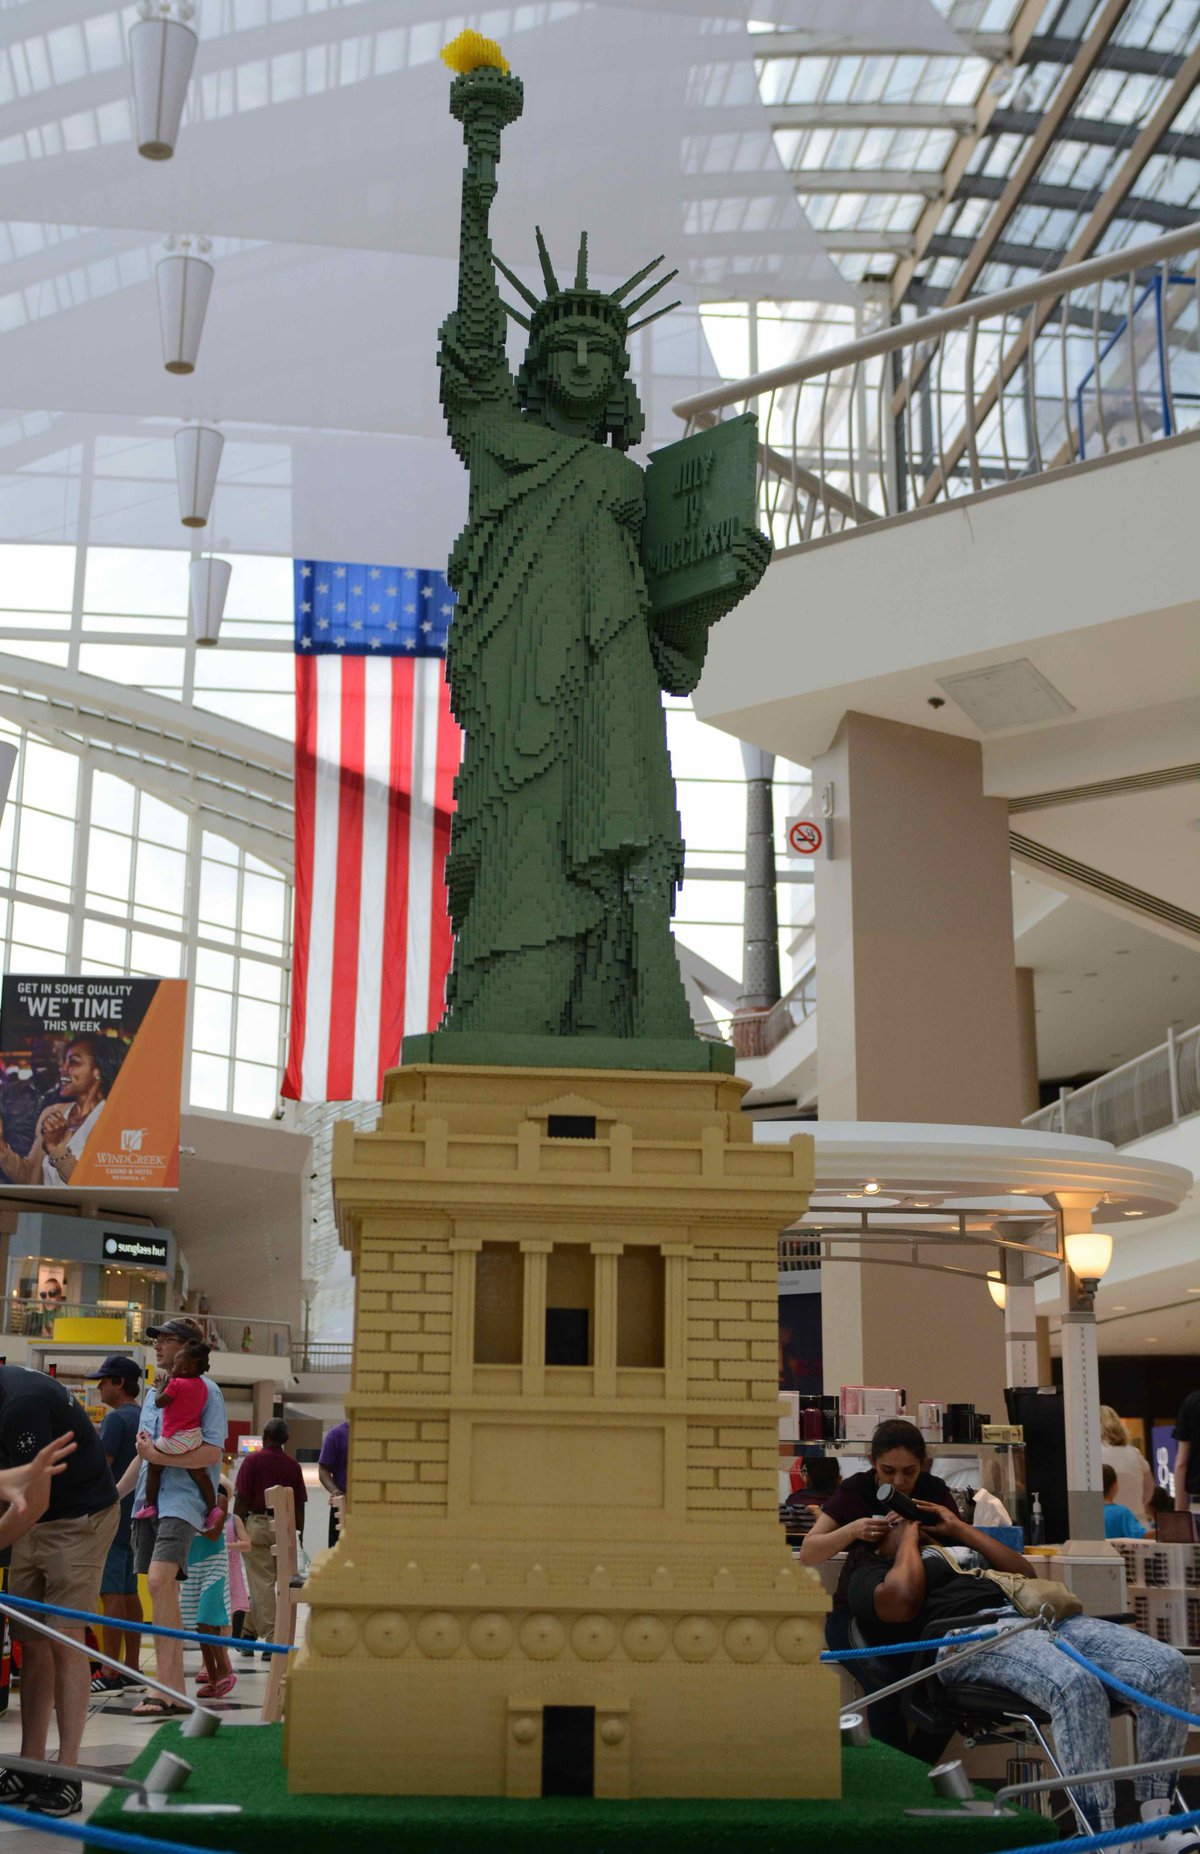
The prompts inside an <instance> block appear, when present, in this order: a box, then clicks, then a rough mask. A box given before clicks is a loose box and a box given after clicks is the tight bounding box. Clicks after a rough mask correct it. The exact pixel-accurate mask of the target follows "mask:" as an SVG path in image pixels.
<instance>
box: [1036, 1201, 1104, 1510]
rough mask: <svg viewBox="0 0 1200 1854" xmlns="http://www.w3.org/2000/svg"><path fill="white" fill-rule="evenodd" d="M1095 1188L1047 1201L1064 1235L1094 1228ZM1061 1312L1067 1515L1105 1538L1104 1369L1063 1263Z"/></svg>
mask: <svg viewBox="0 0 1200 1854" xmlns="http://www.w3.org/2000/svg"><path fill="white" fill-rule="evenodd" d="M1099 1201H1100V1198H1099V1195H1098V1194H1097V1193H1095V1192H1092V1193H1085V1192H1081V1191H1060V1192H1058V1193H1057V1194H1056V1195H1055V1196H1053V1197H1051V1198H1048V1199H1047V1202H1049V1203H1054V1204H1057V1206H1058V1210H1059V1212H1060V1214H1061V1216H1062V1226H1063V1236H1064V1238H1066V1237H1067V1236H1070V1235H1074V1234H1075V1232H1076V1231H1082V1230H1090V1229H1091V1227H1092V1211H1093V1209H1094V1208H1095V1206H1096V1205H1097V1204H1098V1203H1099ZM1063 1277H1064V1279H1063V1288H1064V1306H1065V1307H1066V1312H1065V1313H1064V1314H1063V1316H1062V1365H1063V1417H1064V1420H1065V1422H1066V1431H1067V1516H1068V1521H1069V1524H1070V1528H1071V1537H1072V1538H1073V1539H1102V1538H1103V1537H1104V1480H1103V1467H1104V1463H1103V1458H1102V1456H1101V1453H1100V1368H1099V1362H1098V1358H1097V1350H1096V1314H1095V1309H1094V1307H1093V1304H1092V1298H1091V1295H1090V1293H1088V1292H1086V1291H1085V1290H1084V1289H1083V1288H1082V1287H1081V1285H1080V1283H1079V1282H1078V1281H1077V1280H1076V1278H1075V1276H1074V1275H1073V1274H1072V1272H1071V1270H1070V1268H1069V1267H1068V1266H1067V1265H1066V1263H1065V1262H1064V1264H1063Z"/></svg>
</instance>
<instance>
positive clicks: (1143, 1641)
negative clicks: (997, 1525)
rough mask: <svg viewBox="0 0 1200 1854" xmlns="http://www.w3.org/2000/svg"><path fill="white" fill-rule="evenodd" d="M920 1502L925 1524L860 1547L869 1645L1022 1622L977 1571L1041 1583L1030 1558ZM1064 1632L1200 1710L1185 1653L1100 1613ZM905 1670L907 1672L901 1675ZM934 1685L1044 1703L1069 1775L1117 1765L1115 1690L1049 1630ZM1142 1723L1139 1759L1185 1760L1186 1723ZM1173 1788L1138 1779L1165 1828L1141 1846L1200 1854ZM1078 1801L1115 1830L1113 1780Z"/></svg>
mask: <svg viewBox="0 0 1200 1854" xmlns="http://www.w3.org/2000/svg"><path fill="white" fill-rule="evenodd" d="M915 1504H916V1505H917V1506H918V1507H920V1508H921V1509H922V1512H923V1514H924V1516H925V1517H924V1519H923V1520H922V1521H921V1522H920V1523H918V1522H917V1521H916V1520H912V1519H904V1518H902V1517H901V1516H900V1515H899V1514H891V1515H889V1517H888V1521H887V1530H886V1531H885V1533H884V1535H883V1537H882V1538H881V1539H880V1541H879V1543H878V1544H877V1545H866V1544H864V1545H858V1546H856V1547H855V1548H854V1554H855V1562H854V1565H853V1568H852V1569H851V1573H850V1579H849V1589H848V1597H849V1602H850V1609H851V1613H852V1614H853V1615H854V1616H855V1618H856V1619H857V1621H858V1623H859V1625H860V1627H861V1629H862V1632H863V1635H864V1636H865V1638H866V1639H867V1641H868V1642H870V1643H875V1642H880V1643H885V1642H889V1641H891V1642H902V1641H916V1640H917V1639H919V1638H920V1637H921V1636H922V1635H923V1634H924V1632H925V1630H926V1629H927V1628H928V1627H929V1626H930V1625H931V1624H933V1625H938V1626H939V1629H941V1628H944V1631H945V1632H946V1633H947V1634H949V1633H950V1632H951V1631H952V1630H970V1629H971V1628H972V1626H973V1618H975V1617H977V1616H978V1615H979V1613H980V1611H982V1610H996V1609H1003V1610H1004V1611H1005V1612H1006V1615H1007V1617H1008V1618H1010V1619H1011V1620H1012V1621H1016V1620H1018V1619H1019V1612H1018V1610H1017V1609H1016V1608H1015V1607H1014V1606H1013V1604H1012V1603H1011V1602H1009V1601H1008V1599H1007V1597H1006V1595H1005V1592H1004V1590H1003V1589H1002V1588H1001V1587H1000V1586H999V1585H997V1584H996V1583H994V1582H993V1581H992V1580H991V1579H990V1578H987V1577H981V1576H979V1575H973V1574H972V1573H977V1572H979V1571H981V1570H986V1569H987V1568H989V1567H990V1568H991V1569H993V1570H996V1571H1008V1572H1017V1573H1019V1574H1021V1575H1024V1576H1032V1575H1033V1574H1034V1573H1033V1567H1032V1566H1031V1565H1030V1564H1029V1562H1028V1561H1027V1560H1026V1559H1025V1558H1023V1557H1021V1556H1020V1554H1019V1553H1018V1552H1015V1551H1011V1550H1010V1549H1009V1547H1008V1546H1007V1545H1002V1544H1001V1543H1000V1542H999V1541H998V1540H997V1539H993V1538H990V1537H989V1536H988V1534H987V1533H985V1532H979V1531H977V1530H976V1529H975V1527H974V1526H968V1525H967V1524H966V1522H965V1521H964V1520H961V1519H959V1518H957V1517H956V1516H955V1515H953V1514H950V1513H948V1512H947V1511H946V1509H945V1508H944V1507H939V1506H933V1505H932V1504H931V1503H930V1502H929V1501H927V1500H918V1501H916V1502H915ZM1005 1620H1006V1617H1005V1616H1001V1617H1000V1618H999V1622H998V1626H999V1627H1000V1628H1001V1629H1004V1627H1005ZM1056 1633H1057V1634H1059V1635H1060V1636H1061V1637H1062V1639H1063V1640H1064V1641H1068V1642H1070V1644H1071V1646H1072V1647H1073V1648H1075V1649H1076V1650H1077V1651H1078V1652H1079V1653H1080V1654H1084V1655H1086V1656H1087V1657H1088V1659H1089V1660H1090V1661H1094V1662H1095V1663H1096V1665H1097V1666H1098V1667H1102V1668H1103V1669H1104V1671H1105V1672H1106V1673H1109V1674H1114V1675H1116V1676H1117V1677H1118V1678H1119V1679H1121V1680H1124V1681H1125V1682H1126V1683H1127V1684H1128V1685H1129V1686H1131V1687H1136V1688H1137V1690H1138V1691H1139V1692H1140V1693H1145V1694H1147V1695H1148V1696H1150V1697H1152V1698H1154V1699H1158V1700H1165V1701H1166V1702H1167V1703H1168V1704H1169V1705H1172V1706H1178V1707H1180V1708H1181V1709H1183V1710H1190V1705H1191V1690H1190V1680H1189V1675H1188V1666H1187V1662H1186V1661H1185V1660H1184V1658H1183V1656H1182V1655H1181V1654H1178V1653H1177V1652H1176V1650H1175V1649H1174V1648H1168V1647H1166V1646H1165V1645H1164V1644H1163V1643H1162V1642H1157V1641H1153V1640H1151V1639H1150V1637H1149V1636H1146V1635H1139V1634H1137V1633H1136V1632H1135V1631H1134V1630H1133V1629H1126V1628H1120V1627H1118V1626H1117V1625H1116V1624H1114V1623H1111V1622H1098V1621H1096V1619H1095V1618H1094V1617H1091V1616H1071V1617H1069V1618H1068V1619H1067V1620H1066V1621H1065V1622H1061V1623H1059V1624H1058V1626H1057V1630H1056ZM905 1665H906V1664H903V1665H901V1664H898V1667H897V1678H898V1677H899V1675H900V1673H901V1672H903V1671H905ZM933 1678H935V1679H938V1680H941V1681H942V1682H943V1683H944V1684H945V1685H946V1686H948V1687H954V1686H957V1685H959V1684H960V1683H961V1684H962V1685H964V1686H968V1685H973V1684H978V1685H984V1686H989V1687H1003V1688H1005V1689H1006V1690H1007V1691H1008V1692H1010V1693H1016V1694H1019V1695H1020V1697H1021V1698H1022V1699H1025V1700H1028V1701H1030V1702H1031V1703H1032V1704H1034V1705H1036V1706H1041V1707H1044V1709H1045V1710H1046V1711H1047V1712H1048V1713H1049V1714H1050V1719H1051V1729H1052V1731H1053V1734H1054V1741H1055V1744H1056V1746H1057V1750H1058V1757H1059V1762H1060V1764H1061V1766H1062V1768H1063V1770H1064V1771H1066V1772H1067V1774H1068V1775H1070V1773H1071V1772H1073V1771H1084V1770H1103V1769H1105V1768H1106V1767H1108V1766H1110V1765H1111V1763H1112V1758H1111V1756H1110V1754H1109V1706H1108V1689H1107V1688H1105V1687H1104V1686H1103V1685H1102V1684H1101V1682H1100V1681H1099V1680H1098V1679H1097V1678H1096V1676H1095V1675H1094V1674H1090V1673H1088V1672H1087V1670H1086V1669H1085V1668H1082V1667H1080V1666H1079V1665H1078V1663H1077V1662H1075V1661H1072V1660H1071V1659H1070V1657H1069V1656H1068V1655H1065V1654H1064V1653H1063V1652H1062V1650H1061V1649H1059V1648H1056V1647H1055V1646H1054V1642H1053V1639H1052V1637H1051V1635H1050V1634H1049V1633H1048V1632H1047V1631H1045V1630H1042V1629H1029V1630H1026V1631H1024V1632H1023V1633H1022V1634H1020V1635H1017V1636H1016V1637H1014V1638H1013V1639H1012V1640H1011V1641H1009V1642H1006V1643H1004V1642H998V1643H997V1646H996V1647H995V1648H984V1649H981V1650H980V1651H979V1652H978V1653H976V1654H973V1655H971V1656H970V1657H969V1658H968V1659H967V1660H965V1661H963V1662H962V1663H961V1664H960V1665H959V1666H950V1667H947V1668H945V1669H944V1670H942V1671H940V1672H939V1673H938V1674H937V1675H935V1676H933ZM1135 1719H1136V1725H1137V1756H1138V1758H1139V1760H1145V1761H1146V1762H1151V1761H1153V1760H1155V1759H1159V1758H1171V1757H1177V1756H1181V1755H1182V1754H1183V1749H1184V1744H1185V1741H1186V1739H1187V1726H1186V1725H1185V1724H1184V1723H1183V1721H1182V1720H1177V1719H1170V1718H1167V1717H1165V1715H1164V1714H1162V1713H1158V1712H1151V1711H1150V1710H1149V1709H1148V1708H1145V1707H1141V1706H1139V1707H1137V1708H1136V1710H1135ZM1174 1786H1175V1778H1174V1776H1173V1775H1172V1774H1170V1773H1160V1774H1158V1775H1156V1776H1149V1777H1139V1778H1137V1779H1136V1780H1135V1786H1134V1787H1135V1791H1136V1795H1137V1800H1138V1803H1139V1805H1140V1811H1141V1816H1142V1819H1143V1820H1145V1821H1149V1820H1151V1819H1152V1818H1157V1817H1158V1816H1162V1817H1163V1832H1162V1833H1161V1834H1158V1835H1155V1836H1153V1837H1151V1838H1150V1839H1148V1840H1144V1841H1139V1842H1138V1843H1137V1846H1138V1848H1139V1849H1144V1850H1149V1854H1200V1831H1198V1830H1196V1829H1172V1828H1171V1827H1170V1817H1169V1810H1170V1806H1171V1804H1170V1797H1171V1793H1172V1791H1173V1789H1174ZM1075 1793H1076V1796H1077V1799H1078V1801H1079V1803H1080V1806H1081V1808H1082V1810H1083V1813H1084V1814H1085V1815H1086V1816H1087V1818H1088V1820H1089V1822H1090V1823H1091V1824H1092V1826H1093V1828H1094V1829H1097V1830H1103V1829H1108V1828H1112V1827H1113V1826H1114V1820H1113V1810H1114V1807H1115V1801H1116V1797H1115V1792H1114V1788H1113V1785H1112V1784H1111V1783H1096V1784H1088V1785H1085V1786H1082V1787H1080V1788H1078V1789H1077V1790H1076V1792H1075Z"/></svg>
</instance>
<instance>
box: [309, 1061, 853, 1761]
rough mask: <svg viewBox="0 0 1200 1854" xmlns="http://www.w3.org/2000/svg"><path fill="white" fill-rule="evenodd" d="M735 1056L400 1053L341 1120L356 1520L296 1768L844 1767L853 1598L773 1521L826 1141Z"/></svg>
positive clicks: (317, 1574) (317, 1644)
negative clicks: (740, 1069) (841, 1596)
mask: <svg viewBox="0 0 1200 1854" xmlns="http://www.w3.org/2000/svg"><path fill="white" fill-rule="evenodd" d="M743 1092H744V1084H742V1083H740V1082H738V1081H735V1080H734V1079H733V1078H731V1077H727V1076H721V1075H711V1074H674V1073H671V1074H669V1073H663V1072H657V1073H655V1072H650V1073H645V1072H639V1073H634V1072H629V1071H612V1070H608V1071H599V1070H563V1069H553V1070H548V1069H509V1068H491V1069H487V1068H470V1067H465V1066H463V1067H435V1066H432V1065H428V1066H418V1067H413V1068H405V1069H397V1070H393V1071H392V1072H390V1073H389V1075H388V1076H387V1079H386V1085H385V1093H384V1101H383V1107H382V1113H381V1119H380V1124H379V1127H378V1130H377V1131H375V1132H373V1133H366V1134H363V1133H357V1132H356V1131H355V1130H354V1129H353V1128H352V1127H351V1126H350V1125H348V1124H344V1125H342V1126H339V1127H338V1129H337V1137H336V1140H335V1146H334V1182H335V1190H336V1198H337V1204H338V1215H339V1222H340V1227H341V1232H342V1238H343V1241H345V1242H346V1243H347V1244H348V1245H349V1247H350V1248H351V1250H352V1252H353V1257H354V1266H355V1272H356V1278H357V1290H356V1292H357V1299H356V1314H355V1362H354V1376H353V1388H352V1392H351V1396H350V1400H349V1415H350V1497H349V1514H348V1520H347V1526H346V1531H345V1534H344V1536H343V1538H342V1539H341V1540H340V1541H339V1543H338V1546H337V1547H336V1549H335V1550H334V1551H332V1552H329V1553H325V1554H323V1555H322V1556H321V1557H319V1558H318V1559H317V1561H316V1563H315V1565H314V1568H313V1570H312V1572H311V1574H310V1577H309V1580H308V1585H307V1589H306V1600H307V1601H308V1603H309V1604H310V1606H311V1617H310V1622H309V1629H308V1636H307V1642H306V1645H305V1647H304V1649H303V1651H302V1653H301V1654H300V1655H299V1657H298V1658H297V1662H296V1665H295V1666H294V1667H293V1668H292V1670H291V1672H290V1674H289V1677H288V1683H287V1695H286V1728H287V1740H286V1743H287V1762H288V1772H289V1783H290V1787H291V1788H292V1789H293V1790H308V1791H314V1792H321V1791H326V1792H330V1791H332V1792H365V1793H376V1794H378V1793H384V1794H396V1795H400V1794H409V1795H458V1794H462V1795H468V1794H474V1795H508V1796H536V1795H540V1794H548V1795H549V1794H558V1795H567V1794H571V1795H588V1794H591V1795H596V1796H609V1797H625V1796H634V1797H637V1796H644V1797H652V1796H681V1797H686V1796H713V1797H717V1796H728V1797H738V1796H758V1797H769V1796H789V1797H793V1798H795V1797H802V1796H834V1795H837V1794H838V1793H839V1787H840V1748H839V1742H838V1724H837V1693H838V1689H837V1681H836V1677H835V1675H834V1674H833V1673H832V1671H830V1670H829V1669H827V1668H823V1667H821V1666H820V1665H819V1664H818V1656H819V1653H820V1650H821V1647H822V1645H823V1637H822V1622H823V1617H824V1614H825V1611H826V1609H827V1608H828V1602H827V1599H826V1597H825V1595H824V1593H823V1591H822V1590H821V1588H820V1585H819V1583H818V1581H817V1579H816V1577H815V1576H814V1575H813V1574H812V1573H811V1572H808V1571H805V1570H802V1569H801V1568H800V1567H799V1566H798V1565H796V1564H795V1563H794V1561H793V1559H792V1557H791V1554H790V1552H789V1551H788V1549H787V1547H786V1545H785V1542H784V1539H783V1534H782V1531H781V1529H780V1526H779V1522H778V1493H777V1486H776V1472H777V1446H776V1442H777V1432H776V1422H777V1408H778V1405H777V1383H778V1378H777V1371H778V1367H777V1356H778V1353H777V1314H776V1293H777V1285H776V1284H777V1263H776V1241H777V1235H778V1232H779V1230H780V1229H781V1228H783V1227H784V1226H786V1225H787V1224H789V1223H790V1222H792V1221H793V1220H794V1219H795V1218H796V1217H797V1216H798V1215H800V1214H801V1213H802V1212H803V1210H804V1209H805V1207H806V1205H807V1197H808V1191H809V1189H810V1186H811V1182H812V1141H811V1140H810V1139H809V1138H807V1137H806V1136H804V1135H797V1136H796V1138H795V1139H793V1140H792V1141H791V1143H790V1144H789V1145H787V1146H779V1145H772V1146H754V1145H753V1144H752V1143H751V1126H750V1124H749V1122H748V1121H746V1120H745V1119H744V1117H743V1116H742V1115H741V1113H740V1101H741V1096H742V1093H743Z"/></svg>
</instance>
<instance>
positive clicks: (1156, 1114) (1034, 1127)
mask: <svg viewBox="0 0 1200 1854" xmlns="http://www.w3.org/2000/svg"><path fill="white" fill-rule="evenodd" d="M1197 1113H1200V1026H1197V1027H1196V1028H1194V1029H1191V1030H1185V1031H1183V1032H1182V1033H1181V1034H1178V1035H1177V1034H1176V1033H1175V1031H1174V1030H1168V1031H1167V1035H1166V1040H1165V1042H1162V1043H1158V1044H1156V1045H1155V1047H1154V1048H1153V1049H1148V1050H1145V1051H1143V1053H1142V1054H1141V1055H1140V1056H1134V1057H1133V1058H1132V1059H1131V1060H1130V1061H1129V1062H1122V1063H1121V1064H1120V1065H1119V1066H1118V1067H1117V1068H1115V1069H1109V1070H1108V1072H1107V1073H1106V1074H1104V1075H1100V1076H1097V1078H1096V1080H1095V1081H1090V1082H1085V1083H1084V1084H1083V1086H1082V1087H1080V1088H1063V1089H1061V1090H1060V1093H1059V1098H1058V1100H1057V1101H1052V1102H1050V1104H1049V1105H1048V1106H1046V1107H1041V1108H1039V1109H1038V1111H1037V1112H1036V1113H1034V1114H1028V1115H1026V1117H1025V1119H1024V1120H1023V1121H1022V1122H1021V1124H1022V1126H1025V1127H1028V1128H1029V1129H1030V1130H1031V1131H1032V1132H1037V1133H1071V1134H1075V1135H1081V1136H1083V1137H1085V1138H1091V1139H1106V1140H1109V1141H1110V1142H1111V1143H1112V1144H1113V1145H1114V1146H1121V1145H1127V1144H1128V1143H1129V1141H1130V1140H1134V1139H1141V1138H1143V1137H1144V1136H1145V1135H1146V1134H1148V1133H1157V1132H1160V1131H1161V1130H1162V1129H1163V1128H1164V1127H1171V1126H1177V1125H1178V1123H1179V1121H1180V1120H1184V1119H1186V1118H1188V1116H1189V1115H1191V1114H1197Z"/></svg>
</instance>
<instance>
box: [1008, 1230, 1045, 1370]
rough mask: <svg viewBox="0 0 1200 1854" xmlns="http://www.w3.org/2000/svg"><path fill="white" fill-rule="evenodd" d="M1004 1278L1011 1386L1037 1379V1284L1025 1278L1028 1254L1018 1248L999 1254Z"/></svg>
mask: <svg viewBox="0 0 1200 1854" xmlns="http://www.w3.org/2000/svg"><path fill="white" fill-rule="evenodd" d="M1000 1272H1001V1274H1002V1276H1003V1279H1004V1382H1005V1383H1006V1384H1007V1385H1009V1386H1010V1387H1011V1388H1012V1389H1014V1390H1016V1389H1020V1388H1023V1387H1026V1386H1029V1385H1034V1386H1036V1384H1037V1381H1038V1363H1037V1315H1036V1313H1035V1311H1034V1286H1033V1282H1032V1281H1026V1279H1025V1257H1024V1256H1023V1255H1022V1254H1021V1253H1020V1252H1019V1251H1018V1250H1016V1249H1004V1250H1002V1251H1001V1255H1000Z"/></svg>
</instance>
